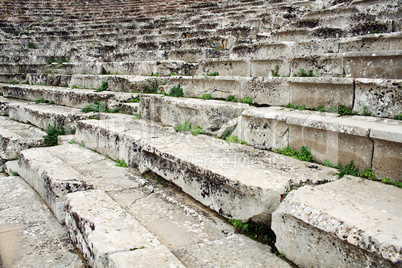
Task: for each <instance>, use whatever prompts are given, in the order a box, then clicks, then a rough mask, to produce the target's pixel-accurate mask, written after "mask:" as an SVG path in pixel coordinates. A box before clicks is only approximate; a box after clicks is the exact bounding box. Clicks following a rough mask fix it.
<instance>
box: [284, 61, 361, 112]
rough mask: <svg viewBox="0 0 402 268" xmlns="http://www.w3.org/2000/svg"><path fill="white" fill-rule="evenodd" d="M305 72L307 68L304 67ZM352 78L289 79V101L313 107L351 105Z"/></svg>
mask: <svg viewBox="0 0 402 268" xmlns="http://www.w3.org/2000/svg"><path fill="white" fill-rule="evenodd" d="M305 71H306V72H307V70H306V69H305ZM353 93H354V92H353V80H352V79H340V78H324V77H319V78H318V77H311V78H310V77H303V78H301V77H298V78H296V77H295V78H293V77H292V78H290V79H289V95H290V101H289V102H290V103H291V104H293V105H300V106H302V105H306V107H309V108H313V107H319V106H324V107H325V108H330V107H339V106H340V105H344V106H346V107H353Z"/></svg>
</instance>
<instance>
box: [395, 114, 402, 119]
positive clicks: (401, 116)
mask: <svg viewBox="0 0 402 268" xmlns="http://www.w3.org/2000/svg"><path fill="white" fill-rule="evenodd" d="M394 119H395V120H402V113H401V114H398V115H395V116H394Z"/></svg>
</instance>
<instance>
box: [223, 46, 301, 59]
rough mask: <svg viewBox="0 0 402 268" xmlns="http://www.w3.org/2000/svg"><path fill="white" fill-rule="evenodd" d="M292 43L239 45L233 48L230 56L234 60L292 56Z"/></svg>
mask: <svg viewBox="0 0 402 268" xmlns="http://www.w3.org/2000/svg"><path fill="white" fill-rule="evenodd" d="M293 45H294V43H293V42H261V43H257V44H253V45H250V44H239V45H236V46H234V47H233V49H232V50H231V53H230V56H231V57H234V58H240V59H244V58H249V57H254V58H267V57H272V56H276V57H278V56H285V57H291V56H292V46H293Z"/></svg>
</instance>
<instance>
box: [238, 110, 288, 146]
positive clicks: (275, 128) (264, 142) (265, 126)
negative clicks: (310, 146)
mask: <svg viewBox="0 0 402 268" xmlns="http://www.w3.org/2000/svg"><path fill="white" fill-rule="evenodd" d="M282 115H283V114H282V113H280V111H278V112H275V111H273V110H272V109H267V110H265V109H258V110H249V111H245V112H243V113H242V116H241V119H240V120H239V121H238V124H237V127H236V129H235V131H234V132H233V135H236V136H238V137H239V139H241V140H244V141H245V142H247V143H248V144H250V145H252V146H254V147H256V148H260V149H269V150H274V149H276V148H279V149H284V148H286V147H287V146H288V144H289V126H288V125H287V124H286V122H285V121H286V117H285V116H284V117H282Z"/></svg>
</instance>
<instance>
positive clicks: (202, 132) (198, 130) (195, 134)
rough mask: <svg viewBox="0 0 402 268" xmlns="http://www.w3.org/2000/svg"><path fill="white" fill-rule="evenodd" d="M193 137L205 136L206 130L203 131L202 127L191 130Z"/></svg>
mask: <svg viewBox="0 0 402 268" xmlns="http://www.w3.org/2000/svg"><path fill="white" fill-rule="evenodd" d="M190 132H191V135H194V136H198V134H205V133H206V132H205V130H203V129H202V127H200V126H195V127H193V128H192V129H191V130H190Z"/></svg>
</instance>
